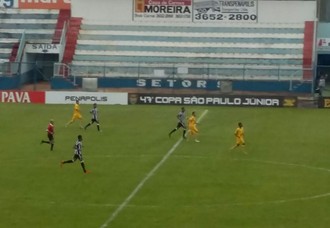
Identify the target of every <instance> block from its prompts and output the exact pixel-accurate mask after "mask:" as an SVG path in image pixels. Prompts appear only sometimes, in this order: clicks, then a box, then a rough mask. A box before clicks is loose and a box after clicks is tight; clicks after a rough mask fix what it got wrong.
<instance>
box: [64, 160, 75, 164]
mask: <svg viewBox="0 0 330 228" xmlns="http://www.w3.org/2000/svg"><path fill="white" fill-rule="evenodd" d="M65 163H73V161H72V160H67V161H64V162H62V164H65Z"/></svg>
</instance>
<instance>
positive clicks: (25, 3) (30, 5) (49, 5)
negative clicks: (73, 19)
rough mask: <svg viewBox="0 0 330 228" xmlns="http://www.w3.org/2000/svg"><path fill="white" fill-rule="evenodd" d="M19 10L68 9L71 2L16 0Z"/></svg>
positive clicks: (61, 0) (65, 0) (67, 0)
mask: <svg viewBox="0 0 330 228" xmlns="http://www.w3.org/2000/svg"><path fill="white" fill-rule="evenodd" d="M18 8H20V9H70V8H71V0H18Z"/></svg>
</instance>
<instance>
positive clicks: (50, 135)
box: [47, 133, 54, 141]
mask: <svg viewBox="0 0 330 228" xmlns="http://www.w3.org/2000/svg"><path fill="white" fill-rule="evenodd" d="M47 137H48V139H49V141H53V140H54V135H52V134H49V133H48V134H47Z"/></svg>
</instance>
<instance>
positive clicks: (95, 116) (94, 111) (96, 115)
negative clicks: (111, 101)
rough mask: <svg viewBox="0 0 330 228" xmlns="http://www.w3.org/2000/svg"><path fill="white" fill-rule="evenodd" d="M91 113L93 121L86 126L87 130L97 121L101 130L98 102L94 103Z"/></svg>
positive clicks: (98, 128)
mask: <svg viewBox="0 0 330 228" xmlns="http://www.w3.org/2000/svg"><path fill="white" fill-rule="evenodd" d="M90 113H91V114H92V119H91V122H89V123H88V124H87V125H86V126H85V128H84V129H85V130H86V129H87V128H88V127H89V126H91V125H92V124H93V123H96V126H97V130H98V131H100V123H99V117H98V114H99V113H98V110H97V104H96V103H94V104H93V109H92V110H90Z"/></svg>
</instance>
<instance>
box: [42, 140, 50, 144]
mask: <svg viewBox="0 0 330 228" xmlns="http://www.w3.org/2000/svg"><path fill="white" fill-rule="evenodd" d="M41 143H48V144H49V143H50V142H49V141H45V140H42V141H41Z"/></svg>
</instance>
